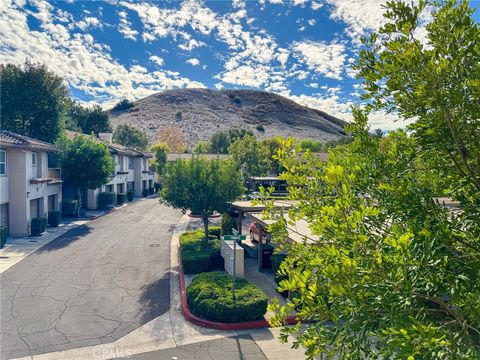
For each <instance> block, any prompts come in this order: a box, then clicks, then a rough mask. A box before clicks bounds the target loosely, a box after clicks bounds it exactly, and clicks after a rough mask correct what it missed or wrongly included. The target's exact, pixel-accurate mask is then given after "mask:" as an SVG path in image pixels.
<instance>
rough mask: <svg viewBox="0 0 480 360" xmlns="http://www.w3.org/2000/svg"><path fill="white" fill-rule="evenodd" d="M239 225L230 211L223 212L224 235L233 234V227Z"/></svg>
mask: <svg viewBox="0 0 480 360" xmlns="http://www.w3.org/2000/svg"><path fill="white" fill-rule="evenodd" d="M237 227H238V225H237V223H236V222H235V219H234V218H232V217H231V216H230V215H229V214H228V213H223V214H222V227H221V229H222V235H232V229H237Z"/></svg>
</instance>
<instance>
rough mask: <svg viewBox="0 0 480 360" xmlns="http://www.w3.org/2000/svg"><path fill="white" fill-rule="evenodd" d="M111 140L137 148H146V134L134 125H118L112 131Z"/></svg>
mask: <svg viewBox="0 0 480 360" xmlns="http://www.w3.org/2000/svg"><path fill="white" fill-rule="evenodd" d="M113 141H114V142H116V143H118V144H120V145H123V146H126V147H128V148H132V149H137V150H146V149H147V146H148V140H147V135H146V134H145V133H144V132H143V131H141V130H139V129H137V128H136V127H135V126H130V125H127V124H125V125H118V126H117V128H116V129H115V131H114V132H113Z"/></svg>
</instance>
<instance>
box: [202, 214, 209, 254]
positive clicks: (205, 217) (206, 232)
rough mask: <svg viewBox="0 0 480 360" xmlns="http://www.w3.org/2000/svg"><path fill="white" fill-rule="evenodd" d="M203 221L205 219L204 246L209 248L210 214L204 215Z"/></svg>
mask: <svg viewBox="0 0 480 360" xmlns="http://www.w3.org/2000/svg"><path fill="white" fill-rule="evenodd" d="M202 219H203V228H204V230H205V237H204V239H203V245H204V246H205V247H207V246H208V214H205V213H204V214H202Z"/></svg>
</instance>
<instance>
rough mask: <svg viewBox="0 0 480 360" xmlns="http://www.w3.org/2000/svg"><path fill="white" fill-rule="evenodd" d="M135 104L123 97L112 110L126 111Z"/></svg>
mask: <svg viewBox="0 0 480 360" xmlns="http://www.w3.org/2000/svg"><path fill="white" fill-rule="evenodd" d="M134 106H135V105H134V104H133V102H131V101H128V100H127V99H123V100H122V101H120V102H119V103H118V104H117V105H115V106H114V107H113V109H112V110H114V111H125V110H128V109H131V108H132V107H134Z"/></svg>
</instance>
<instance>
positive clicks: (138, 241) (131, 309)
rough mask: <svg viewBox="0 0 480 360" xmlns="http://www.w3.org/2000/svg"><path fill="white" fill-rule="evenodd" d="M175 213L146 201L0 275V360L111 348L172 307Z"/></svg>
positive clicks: (155, 201)
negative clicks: (84, 348) (99, 346)
mask: <svg viewBox="0 0 480 360" xmlns="http://www.w3.org/2000/svg"><path fill="white" fill-rule="evenodd" d="M180 216H181V214H180V212H178V211H176V210H173V209H171V208H168V207H165V206H163V205H160V204H159V203H158V199H148V200H144V201H139V202H136V203H134V204H131V205H129V206H127V207H124V208H122V209H119V210H117V211H115V212H114V213H112V214H109V215H107V216H105V217H102V218H100V219H97V220H94V221H92V222H90V223H88V224H87V225H84V226H82V227H79V228H77V229H75V230H72V231H70V232H68V233H66V234H65V235H63V236H61V237H59V238H57V239H56V240H54V241H52V242H50V243H49V244H47V245H45V246H44V247H42V248H40V249H39V250H37V251H36V252H35V253H33V254H31V255H30V256H28V257H27V258H25V259H24V260H22V261H20V262H19V263H18V264H16V265H14V266H13V267H11V268H10V269H8V270H7V271H5V272H4V273H3V274H2V275H1V293H0V296H1V299H0V300H1V303H0V305H1V313H0V314H1V327H0V330H1V353H0V357H1V359H7V358H12V357H20V356H27V355H30V354H40V353H45V352H51V351H57V350H65V349H71V348H78V347H82V346H89V345H96V344H100V343H107V342H112V341H114V340H116V339H118V338H120V337H122V336H124V335H126V334H127V333H129V332H130V331H132V330H134V329H136V328H137V327H139V326H141V325H143V324H144V323H146V322H148V321H150V320H151V319H153V318H154V317H157V316H159V315H161V314H163V313H164V312H166V311H167V310H168V309H169V307H170V289H169V288H170V286H169V267H170V237H171V232H172V231H173V228H174V226H175V224H176V223H177V221H178V220H179V219H180Z"/></svg>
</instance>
